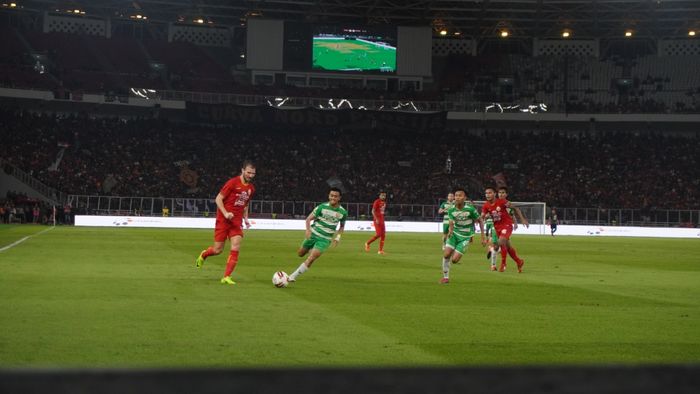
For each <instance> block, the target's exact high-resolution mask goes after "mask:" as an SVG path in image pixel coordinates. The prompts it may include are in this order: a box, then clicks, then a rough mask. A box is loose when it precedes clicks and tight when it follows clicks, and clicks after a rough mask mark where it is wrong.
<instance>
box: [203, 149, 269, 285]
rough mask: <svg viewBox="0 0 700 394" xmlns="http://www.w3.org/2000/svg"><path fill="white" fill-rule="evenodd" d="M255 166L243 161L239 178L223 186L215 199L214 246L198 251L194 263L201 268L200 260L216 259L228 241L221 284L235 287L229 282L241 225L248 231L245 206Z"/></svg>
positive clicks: (249, 197) (236, 254) (246, 207)
mask: <svg viewBox="0 0 700 394" xmlns="http://www.w3.org/2000/svg"><path fill="white" fill-rule="evenodd" d="M253 178H255V164H253V163H252V162H251V161H249V160H246V161H244V162H243V166H242V167H241V175H239V176H236V177H233V178H231V179H229V180H228V182H226V184H224V187H222V188H221V191H220V192H219V194H218V195H217V196H216V207H217V208H218V209H217V210H216V226H215V227H214V245H213V246H210V247H208V248H207V249H206V250H204V251H202V253H200V254H199V257H197V260H195V263H196V265H197V268H201V267H202V265H203V264H204V260H206V259H207V257H209V256H216V255H218V254H220V253H221V252H222V251H223V250H224V244H226V239H230V240H231V252H230V253H229V255H228V260H226V271H224V277H223V278H221V283H223V284H227V285H235V284H236V282H234V281H233V280H232V279H231V273H232V272H233V270H234V269H235V268H236V264H237V263H238V251H239V250H240V249H241V240H242V239H243V228H242V224H243V223H244V222H245V225H246V228H250V222H249V221H248V203H249V202H250V199H251V197H252V196H253V193H255V187H254V186H253V183H252V182H253Z"/></svg>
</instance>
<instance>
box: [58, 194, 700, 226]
mask: <svg viewBox="0 0 700 394" xmlns="http://www.w3.org/2000/svg"><path fill="white" fill-rule="evenodd" d="M67 198H68V199H67V201H68V202H70V203H71V204H72V206H73V207H74V208H75V210H76V212H77V213H80V214H88V215H114V216H161V215H162V214H163V208H164V207H167V208H168V215H169V216H176V217H214V216H215V215H216V204H215V203H214V200H213V199H202V198H185V197H182V198H164V197H117V196H86V195H69V196H68V197H67ZM318 203H319V202H317V201H316V202H315V201H271V200H253V201H252V202H251V204H250V216H251V217H253V218H267V219H270V218H272V219H303V218H305V217H306V215H308V214H309V212H311V210H312V209H313V208H314V207H315V206H316V205H318ZM475 204H476V206H477V208H480V207H481V204H482V202H481V201H476V202H475ZM516 205H517V206H518V207H519V208H520V209H521V210H522V212H523V214H524V215H525V217H526V218H528V221H529V222H530V223H532V224H546V223H547V220H548V218H549V211H548V210H547V209H546V206H545V204H544V203H520V202H519V203H516ZM343 206H344V207H345V208H346V209H347V210H348V215H349V217H350V218H351V219H355V220H363V219H367V220H369V219H371V217H372V216H371V211H372V204H371V203H369V202H361V203H355V202H350V203H343ZM438 208H439V204H391V205H390V206H389V208H388V212H387V219H388V220H398V221H401V220H405V221H441V220H442V215H440V214H438ZM557 216H558V219H559V224H562V225H566V224H570V225H594V226H603V225H605V226H609V225H613V226H615V225H619V226H622V225H624V226H646V227H696V226H697V225H698V223H700V210H659V209H657V210H646V209H600V208H566V207H557Z"/></svg>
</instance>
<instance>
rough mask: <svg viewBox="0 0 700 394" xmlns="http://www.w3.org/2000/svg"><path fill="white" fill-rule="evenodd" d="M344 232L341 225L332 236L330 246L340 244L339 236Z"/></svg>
mask: <svg viewBox="0 0 700 394" xmlns="http://www.w3.org/2000/svg"><path fill="white" fill-rule="evenodd" d="M344 231H345V225H344V224H341V225H340V228H338V231H336V232H335V235H334V236H333V241H331V246H337V245H338V243H339V242H340V236H341V235H342V234H343V232H344Z"/></svg>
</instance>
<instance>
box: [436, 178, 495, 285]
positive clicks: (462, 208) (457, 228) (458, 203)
mask: <svg viewBox="0 0 700 394" xmlns="http://www.w3.org/2000/svg"><path fill="white" fill-rule="evenodd" d="M454 198H455V206H454V207H452V208H451V209H450V210H448V211H447V215H448V216H449V218H450V227H449V229H448V232H447V242H446V243H445V252H444V253H443V256H442V279H440V283H450V264H457V263H458V262H459V260H460V259H461V258H462V255H463V254H464V252H466V251H467V248H468V247H469V240H471V238H472V237H473V236H474V222H477V223H479V232H480V233H481V244H482V245H486V240H485V239H484V222H482V221H481V215H479V211H477V210H476V208H474V206H473V205H471V204H467V203H466V199H467V192H466V191H465V190H464V189H457V190H455V193H454Z"/></svg>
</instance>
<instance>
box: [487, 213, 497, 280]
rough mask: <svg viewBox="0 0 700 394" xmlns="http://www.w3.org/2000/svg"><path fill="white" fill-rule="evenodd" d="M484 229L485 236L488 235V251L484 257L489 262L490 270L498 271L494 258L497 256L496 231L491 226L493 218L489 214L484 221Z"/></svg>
mask: <svg viewBox="0 0 700 394" xmlns="http://www.w3.org/2000/svg"><path fill="white" fill-rule="evenodd" d="M484 231H486V236H487V237H488V240H487V245H488V247H489V251H488V252H487V253H486V259H488V260H489V261H490V262H491V271H498V268H496V258H497V257H498V248H499V246H498V233H497V232H496V228H495V227H494V226H493V219H492V218H491V216H487V218H486V222H485V223H484Z"/></svg>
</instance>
